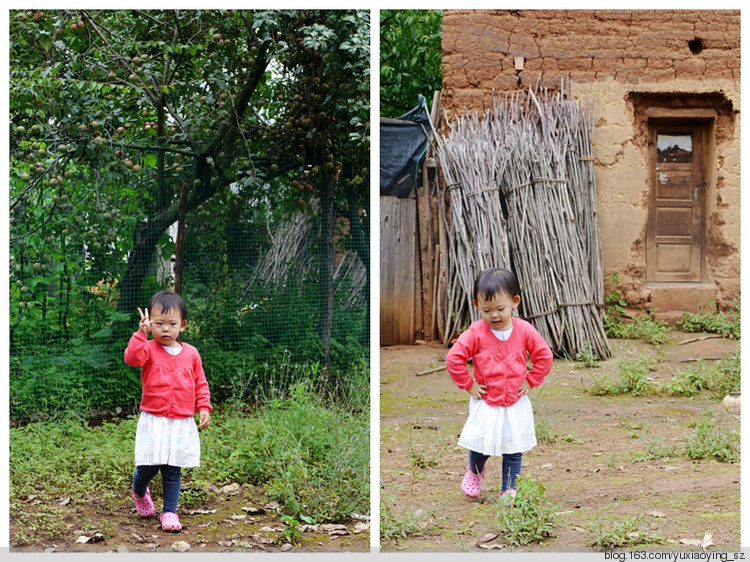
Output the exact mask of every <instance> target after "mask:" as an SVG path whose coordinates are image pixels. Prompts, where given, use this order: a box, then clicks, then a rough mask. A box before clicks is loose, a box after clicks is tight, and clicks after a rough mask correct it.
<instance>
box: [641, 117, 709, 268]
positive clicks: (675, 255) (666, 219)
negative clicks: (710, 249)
mask: <svg viewBox="0 0 750 562" xmlns="http://www.w3.org/2000/svg"><path fill="white" fill-rule="evenodd" d="M702 130H703V129H702V125H700V124H689V125H688V124H679V125H676V124H674V123H664V124H659V123H656V124H654V123H650V130H649V134H650V143H649V144H650V148H651V193H650V196H649V221H648V228H647V232H646V266H647V267H646V277H647V281H655V282H698V281H700V280H701V263H702V255H703V189H702V187H703V186H704V185H705V184H704V183H703V176H704V174H703V160H704V159H703V137H702Z"/></svg>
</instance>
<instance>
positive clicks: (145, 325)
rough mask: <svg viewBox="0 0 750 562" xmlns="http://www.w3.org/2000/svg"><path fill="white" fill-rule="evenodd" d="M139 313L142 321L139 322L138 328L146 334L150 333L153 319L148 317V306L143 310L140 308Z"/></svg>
mask: <svg viewBox="0 0 750 562" xmlns="http://www.w3.org/2000/svg"><path fill="white" fill-rule="evenodd" d="M138 314H140V315H141V322H140V324H138V329H139V330H140V331H141V332H143V333H144V334H146V335H148V333H149V332H150V331H151V320H150V319H149V317H148V308H146V309H144V310H141V309H140V308H139V309H138Z"/></svg>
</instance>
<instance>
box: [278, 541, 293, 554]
mask: <svg viewBox="0 0 750 562" xmlns="http://www.w3.org/2000/svg"><path fill="white" fill-rule="evenodd" d="M291 549H292V545H291V544H289V543H288V542H285V543H284V544H282V545H281V548H280V549H279V550H280V551H281V552H286V551H287V550H291Z"/></svg>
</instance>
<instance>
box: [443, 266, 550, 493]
mask: <svg viewBox="0 0 750 562" xmlns="http://www.w3.org/2000/svg"><path fill="white" fill-rule="evenodd" d="M520 302H521V289H520V287H519V285H518V280H517V279H516V277H515V275H513V273H512V272H511V271H509V270H507V269H504V268H493V269H487V270H485V271H483V272H481V273H480V274H479V275H478V276H477V278H476V281H475V283H474V300H473V304H474V306H475V307H476V308H477V310H479V315H480V317H481V319H480V320H478V321H476V322H474V323H472V324H471V326H469V328H468V329H467V330H466V331H465V332H463V333H462V334H461V335H460V336H459V338H458V341H457V342H456V343H455V345H454V346H453V347H452V348H451V350H450V351H449V352H448V355H447V357H446V359H445V365H446V368H447V369H448V373H449V374H450V376H451V378H452V379H453V382H455V383H456V385H457V386H458V387H459V388H461V389H463V390H465V391H467V392H468V393H469V394H470V395H471V398H470V399H469V419H468V420H467V421H466V424H465V425H464V428H463V431H462V432H461V436H460V437H459V440H458V444H459V445H460V446H462V447H465V448H467V449H468V450H469V464H468V466H467V467H466V474H465V475H464V478H463V481H462V482H461V490H462V491H463V493H464V494H466V495H467V496H469V497H470V498H476V497H478V496H479V492H480V482H481V479H482V478H483V477H484V465H485V463H486V462H487V459H488V458H489V457H491V456H501V455H502V457H503V464H502V474H503V479H502V490H501V492H502V495H504V496H505V495H507V496H509V497H510V498H512V497H514V496H515V494H516V491H515V486H516V478H517V477H518V475H519V474H520V473H521V455H522V453H523V452H525V451H528V450H530V449H531V448H532V447H534V446H535V445H536V434H535V431H534V414H533V412H532V410H531V401H530V400H529V397H528V392H529V389H530V388H532V387H535V386H539V385H540V384H542V382H543V381H544V377H545V376H547V374H548V373H549V372H550V369H551V368H552V351H551V350H550V348H549V346H548V345H547V343H546V342H545V341H544V339H543V338H542V336H541V334H540V333H539V332H538V331H537V330H536V329H535V328H534V327H533V326H532V325H531V324H529V323H528V322H526V321H525V320H521V319H520V318H515V317H513V316H512V313H513V311H514V310H515V309H516V308H518V305H519V304H520ZM469 359H471V360H472V362H473V364H474V376H473V378H472V375H471V374H470V373H469V370H468V368H467V365H466V364H467V362H468V360H469ZM528 359H531V363H532V367H531V369H530V370H529V368H528V363H527V360H528Z"/></svg>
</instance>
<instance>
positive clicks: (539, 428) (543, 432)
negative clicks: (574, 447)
mask: <svg viewBox="0 0 750 562" xmlns="http://www.w3.org/2000/svg"><path fill="white" fill-rule="evenodd" d="M534 429H535V432H536V439H537V442H538V443H548V444H551V443H556V442H557V437H558V435H557V434H556V433H555V432H554V431H553V429H552V422H551V421H550V420H548V419H535V421H534Z"/></svg>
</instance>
